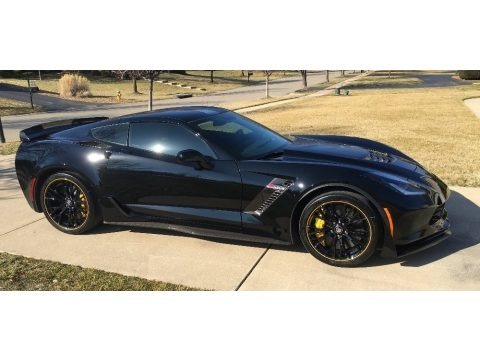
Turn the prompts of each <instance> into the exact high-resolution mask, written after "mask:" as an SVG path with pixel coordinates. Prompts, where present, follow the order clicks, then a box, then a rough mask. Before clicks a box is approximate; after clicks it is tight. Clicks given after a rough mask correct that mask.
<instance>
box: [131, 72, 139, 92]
mask: <svg viewBox="0 0 480 360" xmlns="http://www.w3.org/2000/svg"><path fill="white" fill-rule="evenodd" d="M132 81H133V83H132V84H133V93H134V94H138V88H137V78H136V76H132Z"/></svg>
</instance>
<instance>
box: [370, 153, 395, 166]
mask: <svg viewBox="0 0 480 360" xmlns="http://www.w3.org/2000/svg"><path fill="white" fill-rule="evenodd" d="M369 160H372V161H377V162H382V163H389V162H392V160H393V158H392V157H391V156H390V155H388V154H387V153H384V152H381V151H377V150H369Z"/></svg>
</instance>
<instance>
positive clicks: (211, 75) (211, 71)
mask: <svg viewBox="0 0 480 360" xmlns="http://www.w3.org/2000/svg"><path fill="white" fill-rule="evenodd" d="M210 82H211V83H213V70H210Z"/></svg>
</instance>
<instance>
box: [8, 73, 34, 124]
mask: <svg viewBox="0 0 480 360" xmlns="http://www.w3.org/2000/svg"><path fill="white" fill-rule="evenodd" d="M0 82H1V79H0ZM41 110H42V109H41V108H40V107H38V106H35V107H34V108H33V109H32V108H31V106H30V103H26V102H22V101H16V100H10V99H5V98H2V97H0V116H8V115H20V114H30V113H34V112H38V111H41Z"/></svg>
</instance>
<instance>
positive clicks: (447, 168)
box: [248, 85, 480, 186]
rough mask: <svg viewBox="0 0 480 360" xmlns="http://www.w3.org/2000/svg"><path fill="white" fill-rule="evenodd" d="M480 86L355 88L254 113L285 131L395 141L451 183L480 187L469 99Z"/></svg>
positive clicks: (479, 127) (475, 122) (476, 126)
mask: <svg viewBox="0 0 480 360" xmlns="http://www.w3.org/2000/svg"><path fill="white" fill-rule="evenodd" d="M475 96H480V89H478V87H475V86H472V85H469V86H458V87H448V88H435V89H423V88H422V89H397V90H394V89H389V90H387V89H384V90H353V91H352V92H351V95H350V96H324V97H317V98H304V99H300V100H298V101H296V102H293V103H289V104H286V105H284V106H278V107H274V108H270V109H265V110H260V111H256V112H252V113H249V115H248V116H249V117H251V118H253V119H255V120H256V121H259V122H261V123H262V124H265V125H267V126H269V127H271V128H273V129H275V130H277V131H279V132H281V133H297V134H300V133H305V134H307V133H310V134H313V133H320V134H342V135H351V136H360V137H366V138H370V139H374V140H378V141H381V142H384V143H386V144H389V145H392V146H394V147H396V148H398V149H400V150H401V151H404V152H405V153H406V154H408V155H410V156H412V157H413V158H415V159H416V160H418V161H419V162H420V163H422V164H423V165H425V166H426V167H427V168H428V169H429V170H431V171H432V172H434V173H435V174H437V175H438V176H440V177H441V178H442V179H444V180H445V181H446V182H447V183H448V184H450V185H463V186H480V119H478V118H477V117H476V116H475V115H474V114H473V113H472V112H471V111H470V110H469V109H468V108H467V107H466V106H465V105H464V103H463V99H465V98H467V97H475Z"/></svg>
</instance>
